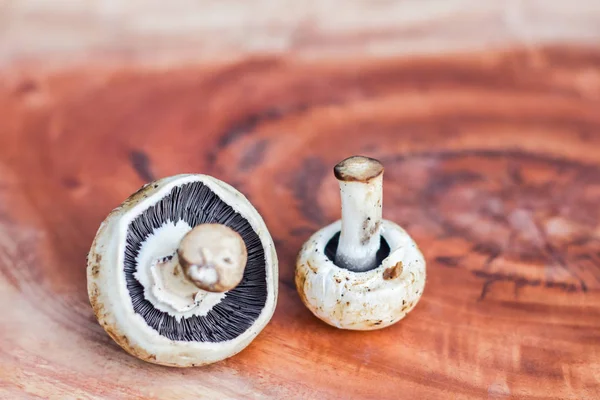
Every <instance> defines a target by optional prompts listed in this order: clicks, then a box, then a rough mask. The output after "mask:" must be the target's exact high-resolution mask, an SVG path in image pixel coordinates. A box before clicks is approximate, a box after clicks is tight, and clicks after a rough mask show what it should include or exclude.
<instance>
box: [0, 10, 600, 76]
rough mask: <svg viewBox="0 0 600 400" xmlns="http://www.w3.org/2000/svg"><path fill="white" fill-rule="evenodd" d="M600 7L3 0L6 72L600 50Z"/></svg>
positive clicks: (0, 57)
mask: <svg viewBox="0 0 600 400" xmlns="http://www.w3.org/2000/svg"><path fill="white" fill-rule="evenodd" d="M599 20H600V2H599V1H598V0H569V1H564V0H501V1H482V0H344V1H341V0H317V1H296V0H253V1H246V0H220V1H215V0H195V1H189V0H170V1H168V2H165V1H156V0H155V1H148V0H128V1H119V0H86V1H48V0H0V65H1V64H4V63H6V62H12V61H15V60H24V59H25V60H26V59H31V58H33V59H36V60H37V59H39V57H40V56H42V57H43V60H44V65H46V66H47V65H48V64H53V65H54V64H58V65H60V66H63V65H64V64H65V63H73V62H77V61H81V60H85V59H87V58H89V57H90V56H94V57H97V58H100V59H102V60H103V61H106V60H107V59H110V60H113V61H114V60H127V61H131V60H136V61H140V60H142V61H149V62H151V63H157V62H160V63H172V62H179V61H181V60H202V61H213V60H214V59H215V58H229V57H231V56H232V55H246V54H253V53H255V52H270V53H273V52H274V53H280V52H293V53H294V54H295V55H302V56H307V57H311V58H313V57H321V56H330V55H336V56H339V55H359V56H361V57H364V56H365V55H370V56H393V55H397V54H407V53H409V54H415V53H421V54H422V53H431V52H438V51H449V50H463V49H465V48H469V49H473V48H477V49H487V48H490V47H498V46H509V45H515V44H520V45H524V46H531V45H533V44H536V45H537V44H540V43H541V44H545V43H555V42H565V41H567V42H577V43H588V44H596V43H598V40H599V37H600V29H599V23H598V21H599Z"/></svg>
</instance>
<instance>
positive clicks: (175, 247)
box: [87, 174, 278, 367]
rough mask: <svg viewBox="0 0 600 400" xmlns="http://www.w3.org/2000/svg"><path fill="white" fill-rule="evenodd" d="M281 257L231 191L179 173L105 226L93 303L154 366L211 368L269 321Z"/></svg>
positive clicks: (93, 275) (98, 242)
mask: <svg viewBox="0 0 600 400" xmlns="http://www.w3.org/2000/svg"><path fill="white" fill-rule="evenodd" d="M277 275H278V270H277V255H276V253H275V247H274V244H273V240H272V239H271V236H270V234H269V231H268V230H267V227H266V225H265V223H264V221H263V219H262V218H261V216H260V214H259V213H258V212H257V211H256V209H255V208H254V207H253V206H252V205H251V204H250V202H249V201H248V200H247V199H246V198H245V197H244V196H243V195H242V194H241V193H240V192H238V191H237V190H236V189H234V188H233V187H231V186H230V185H228V184H226V183H224V182H222V181H220V180H218V179H215V178H213V177H210V176H207V175H191V174H190V175H177V176H173V177H169V178H164V179H160V180H158V181H155V182H152V183H150V184H148V185H145V186H144V187H143V188H142V189H140V190H139V191H138V192H136V193H134V194H133V195H131V196H130V197H129V198H128V199H127V200H126V201H125V202H124V203H123V204H121V205H120V206H119V207H118V208H116V209H115V210H113V211H112V212H111V213H110V214H109V216H108V217H107V218H106V220H105V221H104V222H103V223H102V224H101V226H100V229H99V230H98V233H97V234H96V238H95V239H94V242H93V244H92V247H91V250H90V253H89V255H88V267H87V276H88V293H89V296H90V302H91V304H92V307H93V309H94V312H95V314H96V317H97V319H98V322H99V323H100V324H101V325H102V326H103V327H104V329H105V330H106V332H107V333H108V334H109V335H110V336H111V337H112V338H113V339H114V340H115V341H116V342H117V343H118V344H119V345H120V346H121V347H122V348H123V349H125V350H126V351H127V352H129V353H130V354H132V355H134V356H136V357H138V358H140V359H142V360H145V361H148V362H152V363H156V364H162V365H168V366H176V367H188V366H198V365H205V364H210V363H213V362H216V361H219V360H223V359H225V358H228V357H230V356H232V355H234V354H236V353H238V352H240V351H241V350H243V349H244V348H245V347H246V346H247V345H248V344H250V342H251V341H252V340H253V339H254V338H255V337H256V336H257V335H258V334H259V333H260V331H261V330H262V329H263V328H264V327H265V325H266V324H267V323H268V322H269V320H270V319H271V317H272V315H273V312H274V310H275V303H276V300H277Z"/></svg>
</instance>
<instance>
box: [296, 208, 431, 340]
mask: <svg viewBox="0 0 600 400" xmlns="http://www.w3.org/2000/svg"><path fill="white" fill-rule="evenodd" d="M340 229H341V221H336V222H334V223H333V224H331V225H329V226H326V227H325V228H323V229H321V230H319V231H318V232H316V233H315V234H314V235H312V236H311V237H310V239H309V240H308V241H307V242H306V243H305V244H304V246H303V247H302V250H301V251H300V254H299V255H298V260H297V263H296V288H297V289H298V293H299V294H300V297H301V299H302V301H303V302H304V304H305V305H306V307H307V308H308V309H309V310H310V311H311V312H312V313H313V314H314V315H315V316H317V317H318V318H320V319H321V320H323V321H324V322H326V323H328V324H329V325H332V326H335V327H337V328H341V329H352V330H374V329H381V328H385V327H387V326H390V325H392V324H394V323H396V322H398V321H400V320H401V319H402V318H404V317H405V316H406V315H407V314H408V313H409V312H410V311H411V310H412V309H413V308H414V307H415V306H416V304H417V302H418V301H419V299H420V298H421V295H422V294H423V289H424V287H425V277H426V273H425V260H424V258H423V255H422V254H421V251H420V250H419V248H418V247H417V245H416V243H415V242H414V241H413V239H412V238H411V237H410V236H409V235H408V233H406V232H405V231H404V229H402V228H401V227H400V226H398V225H396V224H395V223H393V222H391V221H387V220H383V223H382V228H381V236H382V237H383V239H384V240H385V241H386V242H387V244H388V245H389V247H390V253H389V255H388V256H387V257H386V258H385V259H384V260H383V261H382V262H381V263H380V265H379V266H378V267H376V268H374V269H371V270H369V271H364V272H353V271H350V270H348V269H345V268H340V267H338V266H337V265H335V263H334V262H333V261H332V260H331V259H330V258H329V257H328V256H327V255H326V254H325V248H326V246H327V245H328V243H329V242H330V241H331V239H332V238H333V237H334V236H335V235H336V234H337V233H338V232H340Z"/></svg>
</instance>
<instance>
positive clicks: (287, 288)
mask: <svg viewBox="0 0 600 400" xmlns="http://www.w3.org/2000/svg"><path fill="white" fill-rule="evenodd" d="M40 70H41V69H40ZM0 121H1V122H0V303H1V304H2V305H3V309H2V313H0V344H1V346H0V398H7V399H8V398H10V399H18V398H36V396H39V397H40V398H58V399H64V398H81V399H88V398H89V399H92V398H138V397H144V398H159V397H160V398H165V399H175V398H238V399H239V398H273V399H276V398H315V399H317V398H318V399H328V398H331V399H333V398H340V397H354V398H381V399H384V398H386V399H387V398H389V399H393V398H400V397H406V398H414V399H441V398H456V399H459V398H494V399H496V398H508V397H511V396H512V397H514V398H523V399H549V398H569V399H592V398H597V396H598V393H600V385H599V381H600V291H599V289H600V222H599V221H600V208H599V206H598V204H599V201H600V50H598V49H597V48H596V49H594V48H577V47H573V46H569V47H568V48H567V47H562V48H561V47H551V48H545V49H529V50H514V51H506V52H485V53H472V54H464V55H446V56H436V57H428V58H417V59H415V58H390V59H385V60H381V59H380V60H368V59H367V60H362V59H360V58H356V59H347V60H343V61H339V60H338V61H323V60H321V61H317V60H313V61H306V60H305V61H301V60H297V59H294V58H293V57H283V56H281V57H272V58H269V57H262V58H259V57H253V58H248V59H246V60H244V61H240V62H237V63H232V64H203V65H201V66H197V67H194V66H189V67H180V68H171V69H168V70H160V69H143V68H141V67H140V68H136V67H133V66H132V67H122V68H116V67H110V68H109V67H106V68H105V67H101V66H94V67H92V66H88V67H80V68H78V69H72V70H68V69H66V70H63V71H61V72H54V73H51V74H45V73H42V72H38V70H36V69H35V68H33V69H31V70H29V71H28V72H22V71H21V72H18V73H14V71H12V72H10V73H6V74H4V75H3V78H2V79H1V80H0ZM356 153H360V154H365V155H369V156H373V157H377V158H379V159H381V160H382V162H383V163H384V164H385V167H386V172H385V176H384V217H385V218H388V219H391V220H393V221H396V222H398V223H400V224H401V225H403V226H404V227H405V228H406V229H407V230H408V231H409V232H410V233H411V234H412V235H413V237H414V238H415V240H416V241H417V242H418V243H419V245H420V247H421V249H422V251H423V253H424V255H425V257H426V259H427V261H428V280H427V286H426V288H425V292H424V295H423V297H422V300H421V302H420V303H419V304H418V306H417V307H416V308H415V310H414V311H413V312H412V313H411V314H410V315H409V316H408V317H407V318H406V319H405V320H403V321H401V322H400V323H398V324H397V325H395V326H393V327H391V328H388V329H385V330H381V331H375V332H347V331H342V330H337V329H334V328H332V327H329V326H327V325H325V324H323V323H322V322H320V321H319V320H318V319H316V318H315V317H313V316H312V314H310V312H309V311H308V310H307V309H306V308H304V307H303V305H302V303H301V301H300V299H299V297H298V296H297V294H296V290H295V288H294V284H293V274H294V261H295V257H296V254H297V252H298V250H299V249H300V246H301V245H302V243H303V242H304V241H305V240H306V239H307V238H308V237H309V235H310V234H311V233H312V232H314V231H315V230H316V229H318V228H320V227H322V226H324V225H325V224H327V223H329V222H330V221H332V220H334V219H337V218H339V197H338V188H337V182H336V181H335V179H334V178H333V174H332V167H333V165H334V164H335V163H336V162H337V161H339V160H341V159H343V158H344V157H346V156H348V155H352V154H356ZM182 172H202V173H207V174H212V175H214V176H216V177H218V178H220V179H223V180H225V181H227V182H229V183H231V184H233V185H235V186H236V187H237V188H238V189H239V190H241V191H242V192H244V193H245V194H246V195H247V196H248V197H249V198H250V200H251V201H252V202H253V203H254V204H255V205H256V206H257V208H258V209H259V210H260V211H261V212H262V214H263V216H264V218H265V220H266V223H267V225H268V226H269V228H270V230H271V233H272V235H273V237H274V239H275V241H276V246H277V250H278V254H279V258H280V296H279V301H278V306H277V310H276V312H275V316H274V318H273V320H272V321H271V323H270V324H269V325H268V326H267V328H266V329H265V330H264V331H263V333H262V334H261V335H260V336H259V337H258V338H257V339H256V340H255V341H254V342H253V343H252V344H251V345H250V346H249V347H248V348H247V349H246V350H245V351H244V352H242V353H241V354H239V355H237V356H235V357H233V358H231V359H229V360H226V361H224V362H221V363H218V364H215V365H212V366H209V367H206V368H196V369H185V370H175V369H169V368H166V367H160V366H155V365H149V364H145V363H143V362H141V361H138V360H136V359H134V358H132V357H131V356H129V355H127V354H126V353H125V352H123V351H122V350H121V349H120V348H119V347H118V346H116V345H115V344H114V343H113V342H112V340H111V339H110V338H109V337H108V336H107V335H106V334H105V332H104V331H103V329H102V328H101V327H100V326H99V325H98V324H97V323H96V321H95V319H94V317H93V313H92V310H91V308H90V306H89V302H88V298H87V293H86V283H85V257H86V253H87V251H88V249H89V246H90V244H91V242H92V239H93V237H94V234H95V232H96V229H97V228H98V225H99V223H100V222H101V221H102V220H103V219H104V217H105V216H106V214H107V213H108V212H109V211H110V210H111V209H112V208H113V207H115V206H116V205H117V204H119V203H120V202H121V201H122V200H123V199H125V198H126V197H127V196H128V195H129V194H130V193H131V192H133V191H135V190H136V189H137V188H138V187H139V186H141V185H142V184H143V183H145V182H146V181H148V180H151V179H153V178H155V177H163V176H167V175H171V174H176V173H182ZM53 396H54V397H53Z"/></svg>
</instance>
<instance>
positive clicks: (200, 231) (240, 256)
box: [177, 224, 248, 292]
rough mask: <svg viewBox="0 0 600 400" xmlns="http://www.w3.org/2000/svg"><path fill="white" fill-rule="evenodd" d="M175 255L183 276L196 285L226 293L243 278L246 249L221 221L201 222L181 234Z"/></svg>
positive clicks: (246, 255) (239, 238)
mask: <svg viewBox="0 0 600 400" xmlns="http://www.w3.org/2000/svg"><path fill="white" fill-rule="evenodd" d="M177 258H178V263H179V267H180V268H181V270H182V271H183V273H184V275H185V276H186V277H187V279H188V280H189V281H191V282H192V283H193V284H194V285H196V286H197V287H198V288H200V289H202V290H206V291H209V292H226V291H228V290H231V289H233V288H234V287H236V286H237V285H238V284H239V283H240V281H241V280H242V277H243V276H244V269H245V268H246V261H247V259H248V251H247V249H246V245H245V243H244V240H243V239H242V237H241V236H240V235H239V234H238V233H237V232H236V231H234V230H233V229H231V228H229V227H227V226H225V225H222V224H202V225H198V226H196V227H195V228H193V229H192V230H191V231H189V232H188V233H187V234H186V235H185V236H184V237H183V239H182V240H181V242H180V244H179V247H178V249H177Z"/></svg>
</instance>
